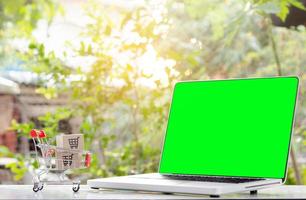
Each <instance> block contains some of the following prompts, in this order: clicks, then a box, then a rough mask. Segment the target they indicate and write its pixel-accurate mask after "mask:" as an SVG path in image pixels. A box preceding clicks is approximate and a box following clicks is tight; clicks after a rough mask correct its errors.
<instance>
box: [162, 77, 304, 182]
mask: <svg viewBox="0 0 306 200" xmlns="http://www.w3.org/2000/svg"><path fill="white" fill-rule="evenodd" d="M279 78H295V79H296V80H297V90H296V95H295V103H294V108H293V109H294V110H293V117H292V122H291V129H290V134H289V144H288V151H287V158H286V166H285V172H284V175H283V177H282V178H271V177H253V176H222V175H209V174H201V175H199V174H180V173H161V172H160V164H161V161H162V159H163V151H164V145H165V141H166V137H167V131H168V125H169V117H170V115H171V107H172V103H173V94H174V92H175V86H176V85H177V84H178V83H189V82H213V81H214V82H215V81H229V80H231V81H235V80H237V81H241V80H254V79H279ZM299 82H300V80H299V77H298V76H275V77H254V78H235V79H218V80H216V79H215V80H187V81H178V82H176V83H175V84H174V87H173V89H172V96H171V103H170V107H169V112H168V122H167V126H166V131H165V134H164V138H163V142H162V144H163V145H162V150H161V154H160V161H159V166H158V172H159V173H160V174H161V175H167V176H171V175H172V176H176V175H184V176H209V177H236V178H266V179H282V183H284V182H285V181H286V178H287V171H288V160H289V154H290V151H291V144H292V142H291V140H292V133H293V128H294V121H295V114H296V106H297V99H298V94H299Z"/></svg>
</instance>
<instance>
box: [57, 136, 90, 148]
mask: <svg viewBox="0 0 306 200" xmlns="http://www.w3.org/2000/svg"><path fill="white" fill-rule="evenodd" d="M56 146H57V147H59V148H65V149H72V150H74V149H75V150H83V148H84V137H83V134H69V135H68V134H60V135H58V136H56Z"/></svg>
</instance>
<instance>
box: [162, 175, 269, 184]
mask: <svg viewBox="0 0 306 200" xmlns="http://www.w3.org/2000/svg"><path fill="white" fill-rule="evenodd" d="M166 176H167V177H168V178H170V179H176V180H189V181H203V182H220V183H247V182H254V181H260V180H264V179H263V178H261V179H260V178H256V179H255V178H231V177H208V176H183V175H179V176H176V175H166Z"/></svg>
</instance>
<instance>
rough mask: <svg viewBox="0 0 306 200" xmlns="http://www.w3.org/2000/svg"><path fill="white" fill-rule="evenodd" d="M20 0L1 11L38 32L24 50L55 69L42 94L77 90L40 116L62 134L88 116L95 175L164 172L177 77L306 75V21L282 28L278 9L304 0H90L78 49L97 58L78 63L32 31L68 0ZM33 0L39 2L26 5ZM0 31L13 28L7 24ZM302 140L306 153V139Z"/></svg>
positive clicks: (299, 132) (85, 124) (32, 64)
mask: <svg viewBox="0 0 306 200" xmlns="http://www.w3.org/2000/svg"><path fill="white" fill-rule="evenodd" d="M18 2H19V4H16V5H20V7H19V8H20V9H21V11H19V10H18V9H17V8H18V6H16V9H15V8H14V9H12V8H10V7H11V4H10V3H8V1H0V10H1V9H2V10H3V9H4V10H7V11H6V12H3V13H4V14H5V13H9V14H5V16H4V15H3V16H0V25H1V24H2V25H1V26H0V27H4V26H6V27H7V26H8V24H13V25H14V26H13V27H15V26H16V27H17V26H18V25H19V24H21V26H28V27H27V28H21V29H19V30H24V31H21V32H22V33H23V32H24V33H28V40H29V41H31V42H30V44H29V46H28V49H27V51H25V52H22V53H20V54H19V56H20V57H21V58H22V59H23V60H24V62H25V64H26V67H29V68H31V69H32V70H33V71H34V72H36V73H38V74H39V75H41V76H46V77H48V79H47V80H45V81H44V82H42V83H40V84H41V85H40V86H41V87H40V88H38V89H37V92H38V93H41V94H43V95H45V97H46V98H48V99H51V98H57V97H58V96H59V95H61V94H69V96H70V102H71V103H70V104H69V105H67V107H66V108H62V109H60V110H57V111H55V112H53V113H47V114H46V115H45V116H42V117H40V118H39V121H40V122H41V124H43V127H44V128H45V130H46V132H47V134H49V135H50V136H51V137H53V136H54V135H56V134H57V133H58V131H59V130H58V122H59V120H61V119H64V118H73V117H80V118H81V121H82V123H81V126H80V132H81V133H83V134H84V136H85V147H86V149H88V150H90V151H92V152H93V163H92V165H91V167H90V168H89V169H86V170H82V171H83V172H84V173H85V174H87V178H89V177H101V176H112V175H126V174H135V173H146V172H152V171H157V168H158V162H159V155H160V149H161V146H162V144H161V143H162V136H163V133H164V130H165V125H166V121H167V116H168V108H169V102H170V98H171V89H172V86H173V84H174V82H175V81H177V80H190V79H218V78H222V79H224V78H235V77H256V76H275V75H278V70H279V68H280V67H281V70H282V74H284V75H298V76H300V78H301V85H303V84H305V81H306V76H305V75H304V71H305V70H306V68H305V66H306V55H305V52H306V45H305V44H306V30H305V27H303V26H300V27H298V28H297V29H295V30H290V29H284V28H276V27H273V25H272V24H271V20H270V17H269V15H270V14H276V15H277V16H279V17H280V18H281V19H282V20H285V18H286V16H287V15H288V13H289V9H288V7H289V6H295V7H298V8H301V9H305V8H304V7H303V5H301V3H300V1H298V0H282V1H276V0H251V1H244V0H226V1H224V0H168V1H165V2H164V3H162V4H160V5H156V4H154V2H153V1H151V2H150V1H146V2H145V3H144V4H143V5H141V6H138V7H137V8H134V9H128V8H125V7H116V6H111V7H107V6H103V5H102V4H101V2H96V1H89V2H88V3H86V4H85V5H84V11H85V13H86V15H87V17H88V18H89V20H88V21H89V22H88V24H87V25H86V28H84V31H83V32H82V33H81V37H82V38H83V40H82V41H81V42H80V44H78V45H75V44H71V45H70V48H71V50H72V51H73V52H74V54H75V55H76V56H78V57H80V58H88V57H90V58H92V60H93V62H92V63H91V64H90V66H79V67H77V68H71V67H70V66H66V64H65V63H64V62H63V60H61V59H60V58H58V57H57V56H56V55H55V53H54V52H46V51H45V47H44V44H40V43H38V42H37V41H35V40H34V39H33V38H32V37H31V34H30V33H31V31H32V30H33V28H34V27H35V24H36V22H37V20H38V19H40V18H46V20H47V21H48V23H49V24H51V22H52V17H53V16H54V15H55V11H56V10H57V9H56V8H57V7H58V4H56V3H54V2H52V1H43V2H44V3H42V2H41V4H40V3H38V2H40V1H30V2H32V3H29V1H21V0H20V1H18ZM32 4H33V5H32ZM23 5H27V6H25V9H26V8H28V7H30V8H31V9H32V10H25V11H22V8H21V7H23ZM41 5H45V6H41ZM30 8H29V9H30ZM39 9H40V10H39ZM44 9H46V10H47V11H46V12H42V10H44ZM101 11H103V12H101ZM19 12H21V14H20V13H19ZM24 12H25V13H27V14H24ZM10 13H13V14H10ZM8 16H15V17H14V19H10V18H9V17H8ZM114 16H116V17H114ZM19 21H21V22H19ZM22 24H26V25H22ZM8 27H10V26H8ZM0 30H1V33H2V32H6V33H8V32H7V31H4V30H7V28H0ZM9 30H10V29H9ZM14 30H18V29H14ZM2 35H4V34H2ZM2 35H1V34H0V40H1V36H2ZM13 37H21V36H19V35H14V36H13ZM22 37H24V36H22ZM6 41H9V40H6ZM272 41H275V43H276V46H275V48H272V46H273V45H271V42H272ZM68 42H69V41H68ZM70 42H72V41H70ZM0 49H1V47H0ZM2 52H3V51H2ZM8 52H10V51H8ZM0 55H1V51H0ZM275 55H277V56H278V58H279V62H280V63H281V66H280V64H278V63H276V60H275ZM64 56H65V55H64ZM305 92H306V91H305V89H304V88H301V89H300V95H299V105H298V112H297V117H296V127H297V128H296V130H295V132H294V138H296V139H297V140H298V141H300V140H301V141H303V140H304V141H305V137H306V136H305V131H306V130H305V128H306V127H305V125H304V124H305V123H304V122H305V117H306V116H305V115H306V114H305V113H306V112H305V103H306V102H305V95H304V94H305ZM12 126H13V128H14V129H15V130H17V131H18V133H20V135H22V134H23V135H25V134H28V131H29V129H31V128H32V127H33V124H31V123H24V124H18V123H16V122H13V125H12ZM293 142H294V145H295V146H296V147H297V149H298V152H300V153H304V154H305V144H303V142H296V141H295V140H294V141H293ZM304 143H305V142H304ZM300 167H305V166H300ZM15 172H16V170H15ZM304 173H305V172H304ZM16 174H22V173H19V172H18V171H17V173H16ZM292 174H293V173H292V169H290V170H289V172H288V183H289V184H290V183H291V184H292V183H295V180H294V176H293V175H292ZM304 178H305V176H304Z"/></svg>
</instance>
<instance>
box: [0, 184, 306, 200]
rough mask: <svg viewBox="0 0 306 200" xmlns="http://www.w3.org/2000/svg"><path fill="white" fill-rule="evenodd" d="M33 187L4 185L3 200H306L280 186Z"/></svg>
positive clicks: (303, 192)
mask: <svg viewBox="0 0 306 200" xmlns="http://www.w3.org/2000/svg"><path fill="white" fill-rule="evenodd" d="M32 187H33V186H32V185H0V199H125V200H127V199H223V198H229V199H237V198H238V199H261V198H264V199H270V198H271V199H290V198H293V199H306V185H305V186H276V187H273V188H269V189H262V190H259V191H258V194H257V195H252V196H250V195H249V193H239V194H230V195H222V196H221V197H220V198H210V197H209V196H206V195H197V196H195V195H194V196H190V195H163V194H161V193H145V192H134V191H122V190H121V191H120V190H117V191H116V190H93V189H90V188H89V187H88V186H87V185H81V189H80V191H79V192H77V193H74V192H72V189H71V186H69V185H46V186H45V187H44V189H43V190H42V191H40V192H37V193H34V192H33V191H32Z"/></svg>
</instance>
